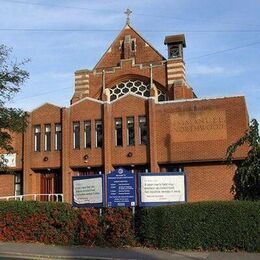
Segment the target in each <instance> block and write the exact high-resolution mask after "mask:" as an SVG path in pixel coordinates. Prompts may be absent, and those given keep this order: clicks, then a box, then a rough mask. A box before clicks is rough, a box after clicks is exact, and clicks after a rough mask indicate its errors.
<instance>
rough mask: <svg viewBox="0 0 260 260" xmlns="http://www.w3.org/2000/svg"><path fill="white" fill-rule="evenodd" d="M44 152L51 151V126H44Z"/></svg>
mask: <svg viewBox="0 0 260 260" xmlns="http://www.w3.org/2000/svg"><path fill="white" fill-rule="evenodd" d="M48 129H49V130H48ZM47 130H48V131H47ZM44 151H45V152H49V151H51V124H45V125H44Z"/></svg>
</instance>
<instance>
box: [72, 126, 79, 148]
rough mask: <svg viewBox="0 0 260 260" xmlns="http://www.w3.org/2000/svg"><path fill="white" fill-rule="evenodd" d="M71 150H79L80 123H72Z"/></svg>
mask: <svg viewBox="0 0 260 260" xmlns="http://www.w3.org/2000/svg"><path fill="white" fill-rule="evenodd" d="M76 126H78V130H77V131H76V129H77V128H76ZM77 140H78V141H77ZM76 141H77V142H76ZM73 149H75V150H78V149H80V121H74V122H73Z"/></svg>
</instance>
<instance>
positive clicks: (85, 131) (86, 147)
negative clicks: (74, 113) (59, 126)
mask: <svg viewBox="0 0 260 260" xmlns="http://www.w3.org/2000/svg"><path fill="white" fill-rule="evenodd" d="M87 126H88V127H89V128H88V132H89V133H88V134H87ZM91 128H92V127H91V120H85V121H84V148H85V149H88V148H91V145H92V144H91V143H92V142H91ZM87 137H89V143H88V144H87Z"/></svg>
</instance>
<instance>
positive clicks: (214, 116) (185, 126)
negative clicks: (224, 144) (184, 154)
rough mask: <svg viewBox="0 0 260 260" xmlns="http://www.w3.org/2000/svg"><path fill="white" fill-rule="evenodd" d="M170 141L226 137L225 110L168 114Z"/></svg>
mask: <svg viewBox="0 0 260 260" xmlns="http://www.w3.org/2000/svg"><path fill="white" fill-rule="evenodd" d="M170 121H171V133H172V142H192V141H212V140H224V139H226V138H227V126H226V111H224V110H204V111H189V112H178V113H174V114H172V115H170Z"/></svg>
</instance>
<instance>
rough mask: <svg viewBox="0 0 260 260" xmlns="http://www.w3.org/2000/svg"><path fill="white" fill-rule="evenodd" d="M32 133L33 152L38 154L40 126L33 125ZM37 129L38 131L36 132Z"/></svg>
mask: <svg viewBox="0 0 260 260" xmlns="http://www.w3.org/2000/svg"><path fill="white" fill-rule="evenodd" d="M33 129H34V130H33V132H34V138H33V139H34V152H40V151H41V125H34V127H33ZM37 129H38V130H39V131H38V132H37Z"/></svg>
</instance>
